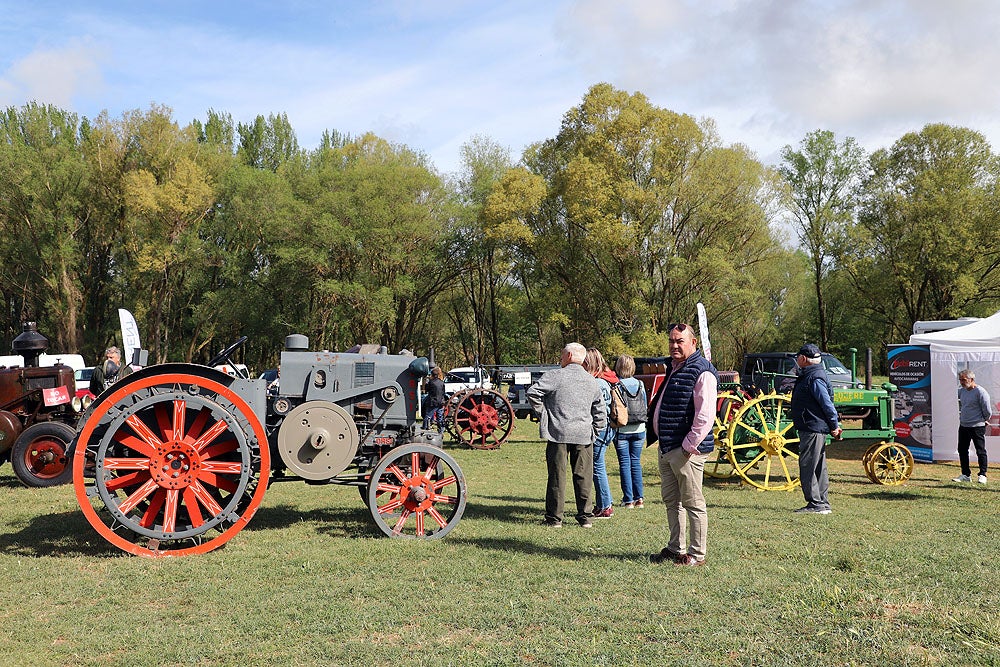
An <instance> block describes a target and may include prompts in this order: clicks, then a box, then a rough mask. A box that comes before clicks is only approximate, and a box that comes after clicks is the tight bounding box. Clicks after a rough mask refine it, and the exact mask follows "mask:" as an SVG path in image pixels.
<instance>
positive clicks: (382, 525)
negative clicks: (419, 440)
mask: <svg viewBox="0 0 1000 667" xmlns="http://www.w3.org/2000/svg"><path fill="white" fill-rule="evenodd" d="M466 493H467V492H466V487H465V476H464V475H463V474H462V469H461V468H459V467H458V463H456V462H455V459H453V458H452V457H451V456H449V455H448V454H447V453H445V452H444V450H442V449H439V448H437V447H430V446H428V445H414V444H411V445H403V446H401V447H397V448H395V449H392V450H390V451H389V452H388V453H387V454H386V455H385V456H383V457H382V460H381V461H379V462H378V465H376V466H375V469H374V470H372V474H371V478H370V480H369V482H368V509H369V511H370V512H371V514H372V517H373V518H374V519H375V523H376V524H377V525H378V527H379V530H381V531H382V532H383V533H384V534H386V535H388V536H389V537H404V538H411V539H413V538H416V539H437V538H441V537H444V536H445V535H447V534H448V533H449V532H450V531H451V530H452V529H453V528H454V527H455V526H456V525H457V524H458V522H459V520H460V519H461V518H462V514H463V513H464V512H465V502H466Z"/></svg>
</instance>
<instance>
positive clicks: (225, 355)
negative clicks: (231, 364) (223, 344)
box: [208, 336, 249, 366]
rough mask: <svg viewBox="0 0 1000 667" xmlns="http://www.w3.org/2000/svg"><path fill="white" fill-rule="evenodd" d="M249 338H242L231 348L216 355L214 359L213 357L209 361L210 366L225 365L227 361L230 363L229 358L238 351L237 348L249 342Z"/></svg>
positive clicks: (230, 346)
mask: <svg viewBox="0 0 1000 667" xmlns="http://www.w3.org/2000/svg"><path fill="white" fill-rule="evenodd" d="M248 338H249V336H241V337H240V339H239V340H238V341H236V342H235V343H232V344H230V345H229V347H227V348H226V349H224V350H223V351H222V352H219V353H218V354H217V355H215V356H214V357H212V358H211V359H209V361H208V365H209V366H218V365H219V364H224V363H226V362H227V361H229V357H230V356H232V354H233V352H235V351H236V348H238V347H239V346H240V345H242V344H243V343H245V342H247V339H248Z"/></svg>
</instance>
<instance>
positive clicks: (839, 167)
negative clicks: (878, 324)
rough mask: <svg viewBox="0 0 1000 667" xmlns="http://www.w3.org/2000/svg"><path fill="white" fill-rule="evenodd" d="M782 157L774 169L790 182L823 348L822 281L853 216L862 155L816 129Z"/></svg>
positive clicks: (827, 338) (827, 340)
mask: <svg viewBox="0 0 1000 667" xmlns="http://www.w3.org/2000/svg"><path fill="white" fill-rule="evenodd" d="M781 158H782V164H781V166H780V167H779V169H778V171H779V173H780V174H781V176H782V177H783V178H784V179H785V181H786V182H787V183H788V186H789V189H790V199H791V201H790V204H791V205H790V210H791V213H792V218H793V220H794V222H795V224H794V228H795V232H796V234H797V235H798V239H799V243H800V244H801V245H802V247H803V248H804V249H805V251H806V253H807V254H808V255H809V259H810V264H811V269H812V279H813V288H814V290H815V294H816V315H817V319H818V322H819V340H820V346H821V347H822V348H823V349H824V350H825V349H827V348H828V347H829V343H830V335H829V325H828V322H827V306H826V299H825V293H824V283H825V282H826V276H827V274H828V272H829V271H830V269H831V268H832V265H833V256H834V254H835V251H836V248H837V247H839V246H840V245H841V244H842V239H843V237H844V234H845V230H846V228H847V226H848V225H849V224H850V223H851V221H852V220H853V218H854V211H855V208H856V205H857V201H858V194H859V186H860V184H861V182H862V179H863V178H864V175H865V174H864V168H865V152H864V150H863V149H862V148H861V147H860V146H858V144H857V142H856V141H855V140H854V139H853V138H852V137H848V138H846V139H845V140H844V141H843V142H840V143H838V142H837V139H836V137H835V136H834V133H833V132H831V131H829V130H816V131H815V132H811V133H809V134H807V135H806V137H805V138H804V139H803V140H802V141H801V142H800V144H799V149H798V150H794V149H793V148H792V147H791V146H785V147H784V148H783V149H782V151H781Z"/></svg>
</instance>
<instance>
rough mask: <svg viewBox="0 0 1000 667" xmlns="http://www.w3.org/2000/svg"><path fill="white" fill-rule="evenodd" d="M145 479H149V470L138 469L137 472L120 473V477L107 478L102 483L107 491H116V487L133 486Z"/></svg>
mask: <svg viewBox="0 0 1000 667" xmlns="http://www.w3.org/2000/svg"><path fill="white" fill-rule="evenodd" d="M147 479H149V471H148V470H140V471H139V472H133V473H129V474H128V475H122V476H121V477H115V478H114V479H109V480H108V481H107V482H105V483H104V486H105V488H106V489H107V490H108V491H117V490H118V489H123V488H125V487H126V486H135V485H136V484H139V483H140V482H145V481H146V480H147Z"/></svg>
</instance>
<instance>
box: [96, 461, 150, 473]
mask: <svg viewBox="0 0 1000 667" xmlns="http://www.w3.org/2000/svg"><path fill="white" fill-rule="evenodd" d="M104 469H105V470H149V459H124V458H113V459H104Z"/></svg>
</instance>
